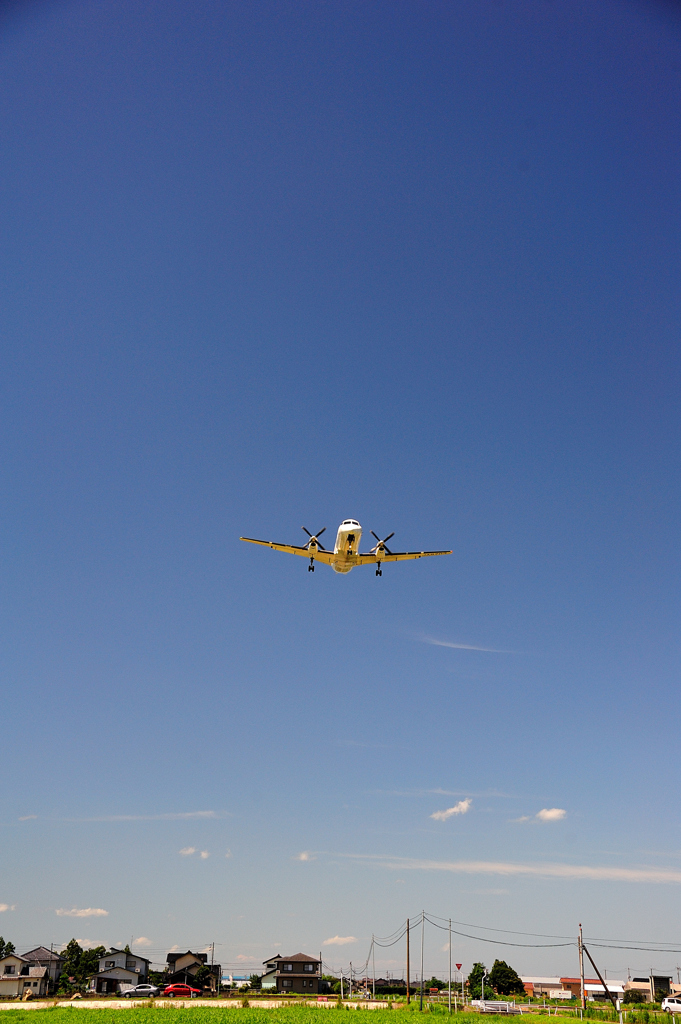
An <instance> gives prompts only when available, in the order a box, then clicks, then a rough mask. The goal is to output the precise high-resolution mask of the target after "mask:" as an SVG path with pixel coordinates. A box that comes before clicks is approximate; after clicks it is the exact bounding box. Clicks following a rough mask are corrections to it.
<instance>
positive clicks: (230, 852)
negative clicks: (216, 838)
mask: <svg viewBox="0 0 681 1024" xmlns="http://www.w3.org/2000/svg"><path fill="white" fill-rule="evenodd" d="M231 856H232V851H231V850H227V853H226V854H225V857H226V858H227V860H229V858H230V857H231Z"/></svg>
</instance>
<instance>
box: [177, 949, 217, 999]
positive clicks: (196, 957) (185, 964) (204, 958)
mask: <svg viewBox="0 0 681 1024" xmlns="http://www.w3.org/2000/svg"><path fill="white" fill-rule="evenodd" d="M166 963H167V964H168V967H167V968H166V970H167V972H168V984H169V985H175V984H179V983H181V984H183V985H196V975H197V973H198V971H199V970H200V969H201V968H202V967H205V966H208V967H209V969H210V974H209V975H208V976H207V977H205V978H203V979H202V981H201V984H202V985H204V986H206V987H210V989H211V991H212V992H215V991H216V990H217V986H218V981H219V980H220V978H221V976H222V964H209V963H208V954H207V953H192V951H191V950H190V949H188V950H187V952H186V953H168V955H167V957H166Z"/></svg>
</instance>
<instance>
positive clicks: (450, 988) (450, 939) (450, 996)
mask: <svg viewBox="0 0 681 1024" xmlns="http://www.w3.org/2000/svg"><path fill="white" fill-rule="evenodd" d="M449 1012H450V1013H451V1012H452V919H451V917H450V919H449Z"/></svg>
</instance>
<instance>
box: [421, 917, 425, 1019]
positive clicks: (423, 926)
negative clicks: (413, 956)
mask: <svg viewBox="0 0 681 1024" xmlns="http://www.w3.org/2000/svg"><path fill="white" fill-rule="evenodd" d="M425 929H426V912H425V910H422V911H421V998H420V1000H419V1010H422V1009H423V933H424V931H425Z"/></svg>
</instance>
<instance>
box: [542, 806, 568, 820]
mask: <svg viewBox="0 0 681 1024" xmlns="http://www.w3.org/2000/svg"><path fill="white" fill-rule="evenodd" d="M566 814H567V811H564V810H563V808H562V807H542V809H541V811H537V817H538V818H539V820H540V821H562V820H563V818H564V817H565V815H566Z"/></svg>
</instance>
